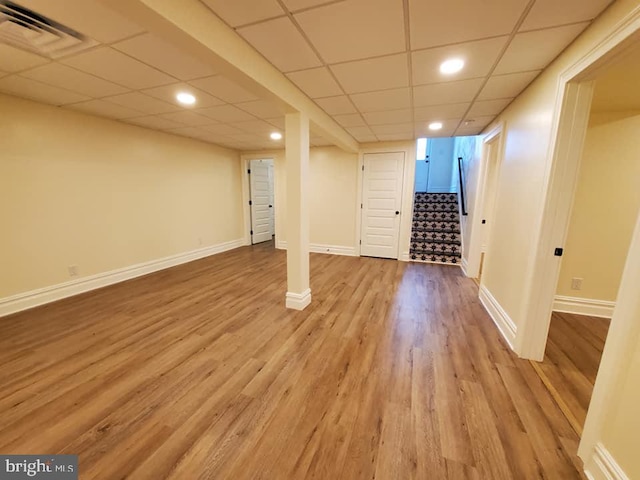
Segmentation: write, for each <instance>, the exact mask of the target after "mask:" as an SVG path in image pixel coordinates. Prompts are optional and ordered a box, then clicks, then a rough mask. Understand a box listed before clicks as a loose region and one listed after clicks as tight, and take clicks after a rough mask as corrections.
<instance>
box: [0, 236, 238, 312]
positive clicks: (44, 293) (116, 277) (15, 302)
mask: <svg viewBox="0 0 640 480" xmlns="http://www.w3.org/2000/svg"><path fill="white" fill-rule="evenodd" d="M243 243H244V242H243V240H242V239H238V240H232V241H230V242H225V243H220V244H218V245H212V246H209V247H204V248H199V249H197V250H192V251H191V252H186V253H179V254H177V255H172V256H170V257H165V258H160V259H157V260H151V261H150V262H144V263H139V264H136V265H131V266H129V267H124V268H119V269H116V270H111V271H109V272H103V273H98V274H96V275H90V276H87V277H82V278H78V279H75V280H71V281H69V282H64V283H59V284H57V285H51V286H49V287H44V288H39V289H37V290H31V291H29V292H25V293H19V294H17V295H12V296H10V297H5V298H1V299H0V317H4V316H6V315H11V314H12V313H17V312H21V311H23V310H28V309H30V308H33V307H37V306H40V305H44V304H46V303H51V302H55V301H57V300H62V299H63V298H67V297H72V296H74V295H78V294H80V293H85V292H89V291H91V290H96V289H98V288H102V287H106V286H108V285H113V284H114V283H119V282H123V281H125V280H130V279H132V278H136V277H140V276H142V275H147V274H149V273H153V272H157V271H159V270H164V269H165V268H170V267H175V266H176V265H180V264H183V263H188V262H192V261H194V260H198V259H200V258H204V257H208V256H210V255H215V254H216V253H221V252H226V251H227V250H233V249H234V248H238V247H241V246H242V245H243Z"/></svg>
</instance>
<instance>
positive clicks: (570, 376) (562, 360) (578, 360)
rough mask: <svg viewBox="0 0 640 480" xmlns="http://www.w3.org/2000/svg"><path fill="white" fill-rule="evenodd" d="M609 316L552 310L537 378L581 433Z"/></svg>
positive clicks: (536, 365)
mask: <svg viewBox="0 0 640 480" xmlns="http://www.w3.org/2000/svg"><path fill="white" fill-rule="evenodd" d="M610 323H611V320H609V319H606V318H598V317H589V316H585V315H573V314H570V313H559V312H553V315H552V316H551V325H550V327H549V339H548V341H547V349H546V351H545V355H544V361H543V362H541V363H537V364H535V365H534V368H535V369H536V370H537V371H538V374H539V375H540V378H541V379H542V381H543V382H544V383H545V385H547V387H548V388H549V391H550V393H551V394H552V396H553V397H554V399H555V400H556V402H557V403H558V405H559V406H560V408H561V410H562V411H563V412H564V414H565V415H566V416H567V419H568V420H569V422H570V423H571V425H572V426H573V427H574V429H575V430H576V432H577V433H578V434H579V435H581V434H582V428H583V427H584V421H585V419H586V417H587V410H588V409H589V402H591V394H592V393H593V386H594V385H595V381H596V375H597V373H598V367H599V366H600V359H601V358H602V351H603V349H604V342H605V340H606V338H607V332H608V331H609V324H610Z"/></svg>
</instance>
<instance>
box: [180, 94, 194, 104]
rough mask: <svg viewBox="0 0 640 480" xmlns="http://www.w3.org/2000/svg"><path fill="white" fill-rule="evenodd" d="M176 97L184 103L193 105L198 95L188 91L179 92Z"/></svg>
mask: <svg viewBox="0 0 640 480" xmlns="http://www.w3.org/2000/svg"><path fill="white" fill-rule="evenodd" d="M176 99H177V100H178V101H179V102H180V103H182V104H183V105H193V104H194V103H196V97H194V96H193V95H191V94H190V93H187V92H180V93H178V94H177V95H176Z"/></svg>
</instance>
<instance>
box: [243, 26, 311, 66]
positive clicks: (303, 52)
mask: <svg viewBox="0 0 640 480" xmlns="http://www.w3.org/2000/svg"><path fill="white" fill-rule="evenodd" d="M238 33H239V34H240V35H242V36H243V37H244V39H245V40H247V41H248V42H249V43H250V44H251V45H253V48H255V49H256V50H258V51H259V52H260V53H261V54H262V55H264V56H265V58H266V59H267V60H269V61H270V62H271V63H273V64H274V65H275V66H276V68H278V69H280V70H281V71H283V72H291V71H293V70H304V69H306V68H311V67H319V66H320V65H321V62H320V60H319V59H318V57H317V56H316V54H315V53H314V52H313V50H312V49H311V47H310V46H309V44H308V43H307V41H306V40H305V39H304V37H303V36H302V34H301V33H300V32H299V31H298V29H297V28H296V27H295V25H294V24H293V22H291V20H289V18H288V17H282V18H277V19H275V20H269V21H266V22H264V23H258V24H256V25H250V26H248V27H243V28H240V29H238Z"/></svg>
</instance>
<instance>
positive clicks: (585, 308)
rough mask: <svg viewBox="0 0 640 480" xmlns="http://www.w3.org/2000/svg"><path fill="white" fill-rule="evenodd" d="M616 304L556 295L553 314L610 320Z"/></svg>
mask: <svg viewBox="0 0 640 480" xmlns="http://www.w3.org/2000/svg"><path fill="white" fill-rule="evenodd" d="M615 306H616V302H610V301H607V300H594V299H591V298H580V297H566V296H563V295H556V296H555V299H554V302H553V311H554V312H563V313H573V314H576V315H589V316H591V317H603V318H611V317H612V316H613V309H614V308H615Z"/></svg>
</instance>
